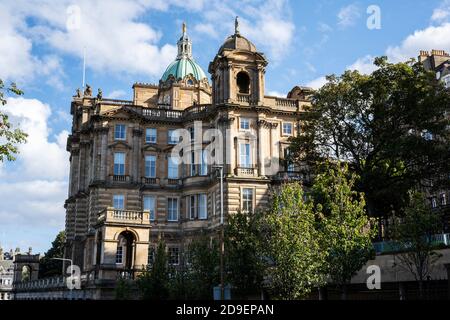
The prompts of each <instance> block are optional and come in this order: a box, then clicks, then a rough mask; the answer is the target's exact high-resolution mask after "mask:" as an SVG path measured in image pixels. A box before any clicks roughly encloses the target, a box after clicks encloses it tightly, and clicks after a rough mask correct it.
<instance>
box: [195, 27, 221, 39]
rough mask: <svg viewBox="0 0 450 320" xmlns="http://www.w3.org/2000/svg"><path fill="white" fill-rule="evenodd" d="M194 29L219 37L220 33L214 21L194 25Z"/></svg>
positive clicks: (212, 36)
mask: <svg viewBox="0 0 450 320" xmlns="http://www.w3.org/2000/svg"><path fill="white" fill-rule="evenodd" d="M194 30H195V31H196V32H198V33H203V34H206V35H208V36H210V37H211V38H218V37H219V34H218V32H217V30H216V26H214V25H213V24H212V23H199V24H196V25H195V26H194Z"/></svg>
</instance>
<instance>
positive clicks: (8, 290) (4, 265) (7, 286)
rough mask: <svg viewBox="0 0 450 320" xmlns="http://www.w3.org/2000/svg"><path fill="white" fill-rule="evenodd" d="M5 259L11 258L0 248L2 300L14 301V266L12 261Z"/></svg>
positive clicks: (0, 293) (0, 297)
mask: <svg viewBox="0 0 450 320" xmlns="http://www.w3.org/2000/svg"><path fill="white" fill-rule="evenodd" d="M5 257H8V258H9V255H6V254H4V253H3V249H2V248H1V247H0V300H12V298H13V294H12V289H13V279H14V266H13V261H12V259H5Z"/></svg>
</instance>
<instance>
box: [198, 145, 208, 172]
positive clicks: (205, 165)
mask: <svg viewBox="0 0 450 320" xmlns="http://www.w3.org/2000/svg"><path fill="white" fill-rule="evenodd" d="M200 175H201V176H206V175H208V159H207V152H206V150H202V159H201V163H200Z"/></svg>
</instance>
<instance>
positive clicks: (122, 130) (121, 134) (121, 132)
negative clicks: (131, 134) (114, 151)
mask: <svg viewBox="0 0 450 320" xmlns="http://www.w3.org/2000/svg"><path fill="white" fill-rule="evenodd" d="M126 128H127V127H126V126H125V125H124V124H116V127H115V128H114V140H126V132H127V131H126Z"/></svg>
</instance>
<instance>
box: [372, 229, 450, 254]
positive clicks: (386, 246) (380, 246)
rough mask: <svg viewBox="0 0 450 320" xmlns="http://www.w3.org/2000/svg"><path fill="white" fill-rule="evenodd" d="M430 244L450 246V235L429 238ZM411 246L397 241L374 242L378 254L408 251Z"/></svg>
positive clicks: (437, 235)
mask: <svg viewBox="0 0 450 320" xmlns="http://www.w3.org/2000/svg"><path fill="white" fill-rule="evenodd" d="M428 241H429V243H431V244H432V245H433V246H440V245H443V246H446V247H447V246H450V233H441V234H435V235H432V236H431V237H429V239H428ZM410 246H411V245H408V244H400V243H399V242H397V241H381V242H374V243H373V247H374V249H375V252H376V253H377V254H385V253H393V252H399V251H402V250H405V249H408V247H410Z"/></svg>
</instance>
